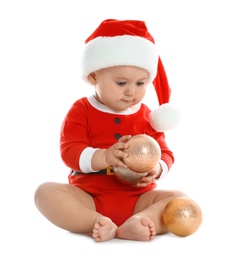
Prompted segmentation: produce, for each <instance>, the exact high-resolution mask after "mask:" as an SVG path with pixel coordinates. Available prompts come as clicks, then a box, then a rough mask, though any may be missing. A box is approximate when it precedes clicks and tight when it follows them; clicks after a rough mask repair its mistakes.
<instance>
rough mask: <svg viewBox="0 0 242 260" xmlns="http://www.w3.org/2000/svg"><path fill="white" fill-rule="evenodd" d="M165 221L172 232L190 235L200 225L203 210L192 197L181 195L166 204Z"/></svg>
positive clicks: (178, 234) (179, 234)
mask: <svg viewBox="0 0 242 260" xmlns="http://www.w3.org/2000/svg"><path fill="white" fill-rule="evenodd" d="M163 221H164V224H165V225H166V227H167V228H168V229H169V231H170V232H171V233H173V234H175V235H177V236H181V237H185V236H189V235H191V234H193V233H194V232H196V231H197V229H198V228H199V227H200V225H201V223H202V211H201V208H200V207H199V205H198V204H197V203H196V202H194V201H193V200H192V199H189V198H187V197H179V198H176V199H173V200H171V201H170V202H169V203H168V204H167V205H166V207H165V209H164V213H163Z"/></svg>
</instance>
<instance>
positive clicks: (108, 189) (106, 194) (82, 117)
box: [60, 96, 174, 226]
mask: <svg viewBox="0 0 242 260" xmlns="http://www.w3.org/2000/svg"><path fill="white" fill-rule="evenodd" d="M149 115H150V109H149V108H148V107H147V106H146V105H144V104H138V105H136V106H135V107H132V108H130V109H127V110H126V111H122V112H121V113H115V112H113V111H110V110H108V108H106V107H105V106H104V105H102V104H100V103H98V102H97V101H96V99H95V98H94V96H92V97H90V98H86V97H84V98H81V99H79V100H77V101H76V102H75V103H74V104H73V106H72V107H71V108H70V110H69V112H68V113H67V115H66V118H65V120H64V122H63V126H62V129H61V139H60V147H61V156H62V159H63V161H64V162H65V164H66V165H67V166H68V167H69V168H70V169H71V173H70V175H69V183H70V184H72V185H75V186H78V187H79V188H81V189H83V190H84V191H86V192H88V193H89V194H91V195H92V196H93V199H94V201H95V205H96V210H97V211H98V212H99V213H101V214H103V215H104V216H107V217H109V218H111V219H112V221H113V222H114V223H116V225H118V226H119V225H121V224H122V223H123V222H124V221H125V220H126V219H127V218H129V217H130V216H131V215H132V214H133V209H134V205H135V203H136V200H137V199H138V196H139V195H140V194H142V193H144V192H146V191H149V190H153V189H155V187H156V183H155V182H154V181H153V182H151V183H150V184H149V185H148V186H146V187H143V188H137V187H134V186H131V185H127V184H124V183H122V182H121V181H119V180H118V179H117V178H116V176H114V175H107V174H100V173H99V172H97V173H95V172H94V173H93V172H92V173H91V172H88V169H90V170H91V168H90V166H88V165H90V160H91V155H92V152H94V151H95V150H94V149H98V148H108V147H110V146H111V145H113V144H114V143H116V142H117V139H118V138H119V137H120V136H123V135H136V134H147V135H150V136H152V137H153V138H155V139H156V140H157V142H158V143H159V145H160V147H161V151H162V157H161V161H162V163H163V165H167V169H166V170H168V169H169V168H170V167H171V165H172V164H173V162H174V157H173V154H172V152H171V151H170V150H169V149H168V147H167V145H166V142H165V139H164V133H163V132H158V131H156V130H154V129H153V128H152V127H151V125H150V122H149ZM83 151H84V152H83ZM87 151H88V152H87ZM90 151H91V154H90ZM82 164H84V165H86V166H84V167H83V168H84V170H83V168H82ZM166 170H164V171H166Z"/></svg>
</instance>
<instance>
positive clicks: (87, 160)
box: [79, 147, 98, 173]
mask: <svg viewBox="0 0 242 260" xmlns="http://www.w3.org/2000/svg"><path fill="white" fill-rule="evenodd" d="M96 150H98V148H92V147H87V148H85V149H84V150H83V151H82V153H81V156H80V158H79V166H80V169H81V171H82V172H83V173H89V172H95V171H94V170H93V169H92V166H91V161H92V156H93V154H94V152H95V151H96Z"/></svg>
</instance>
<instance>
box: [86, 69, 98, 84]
mask: <svg viewBox="0 0 242 260" xmlns="http://www.w3.org/2000/svg"><path fill="white" fill-rule="evenodd" d="M87 79H88V81H89V82H90V83H91V84H92V85H96V82H97V81H96V74H95V72H92V73H90V74H89V75H88V76H87Z"/></svg>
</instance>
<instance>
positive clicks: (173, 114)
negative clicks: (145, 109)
mask: <svg viewBox="0 0 242 260" xmlns="http://www.w3.org/2000/svg"><path fill="white" fill-rule="evenodd" d="M180 121H181V114H180V112H179V110H178V109H177V108H175V107H173V106H172V105H170V104H169V103H166V104H163V105H161V106H159V107H158V108H156V109H155V110H153V111H151V113H150V125H151V126H152V127H153V128H154V129H155V130H156V131H159V132H165V131H167V130H171V129H173V128H175V127H176V126H177V125H178V124H179V123H180Z"/></svg>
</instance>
